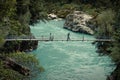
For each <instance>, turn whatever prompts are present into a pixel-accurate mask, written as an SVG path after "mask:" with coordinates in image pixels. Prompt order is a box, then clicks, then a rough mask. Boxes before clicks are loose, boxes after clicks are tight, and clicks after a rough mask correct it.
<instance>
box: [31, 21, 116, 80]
mask: <svg viewBox="0 0 120 80" xmlns="http://www.w3.org/2000/svg"><path fill="white" fill-rule="evenodd" d="M63 25H64V20H60V21H57V20H51V21H49V22H46V23H44V22H40V23H37V24H36V25H34V26H31V31H32V33H33V34H34V35H35V36H36V37H38V38H39V37H41V36H42V37H43V38H44V37H49V35H50V33H51V34H52V35H54V39H65V40H66V37H67V34H68V33H70V38H71V39H81V38H82V37H83V34H80V33H74V32H71V31H69V30H66V29H63ZM84 37H85V39H94V37H93V36H90V35H85V34H84ZM95 51H96V48H95V45H92V44H91V42H88V41H84V42H82V41H58V42H57V41H53V42H52V41H50V42H44V41H41V42H39V45H38V48H37V50H35V51H33V54H35V55H36V57H37V58H38V60H39V61H40V64H41V65H42V66H43V67H44V68H45V72H42V73H41V74H40V75H39V76H38V77H37V78H36V79H34V80H106V77H107V75H109V74H110V73H111V72H112V71H113V70H114V65H113V63H112V61H111V59H110V58H109V57H108V56H99V55H98V53H96V52H95Z"/></svg>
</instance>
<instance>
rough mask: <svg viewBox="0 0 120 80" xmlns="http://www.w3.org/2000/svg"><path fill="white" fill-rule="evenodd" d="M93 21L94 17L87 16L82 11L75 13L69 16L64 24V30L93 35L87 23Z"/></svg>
mask: <svg viewBox="0 0 120 80" xmlns="http://www.w3.org/2000/svg"><path fill="white" fill-rule="evenodd" d="M90 19H92V16H90V15H87V14H85V13H83V12H81V11H74V12H73V13H71V14H68V15H67V17H66V21H65V24H64V28H66V29H69V30H71V31H74V32H80V33H86V34H93V33H94V31H93V30H92V28H91V27H90V26H89V25H87V22H88V21H89V20H90Z"/></svg>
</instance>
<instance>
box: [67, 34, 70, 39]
mask: <svg viewBox="0 0 120 80" xmlns="http://www.w3.org/2000/svg"><path fill="white" fill-rule="evenodd" d="M68 40H70V33H68V34H67V41H68Z"/></svg>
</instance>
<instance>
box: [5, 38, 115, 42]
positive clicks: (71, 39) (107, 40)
mask: <svg viewBox="0 0 120 80" xmlns="http://www.w3.org/2000/svg"><path fill="white" fill-rule="evenodd" d="M5 41H91V42H94V41H97V42H113V41H114V40H112V39H87V38H85V37H82V38H80V39H78V38H77V39H74V38H70V37H65V38H60V37H59V38H53V37H36V38H8V39H5Z"/></svg>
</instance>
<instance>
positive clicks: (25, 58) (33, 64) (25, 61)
mask: <svg viewBox="0 0 120 80" xmlns="http://www.w3.org/2000/svg"><path fill="white" fill-rule="evenodd" d="M2 55H3V56H7V57H9V58H11V59H13V60H14V61H15V62H16V63H17V64H20V65H22V66H25V67H27V68H28V69H30V70H31V71H30V75H29V76H24V75H22V74H20V73H18V72H17V71H14V70H12V69H10V68H5V65H4V64H5V63H4V61H1V60H0V80H8V79H9V80H30V79H32V78H34V77H35V76H37V75H39V74H40V72H41V71H44V69H43V68H42V67H41V66H40V65H39V62H38V61H37V59H35V56H33V55H31V54H26V53H24V52H17V53H11V54H2Z"/></svg>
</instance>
